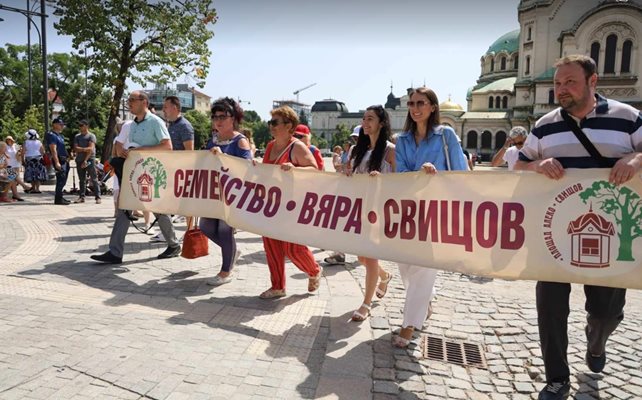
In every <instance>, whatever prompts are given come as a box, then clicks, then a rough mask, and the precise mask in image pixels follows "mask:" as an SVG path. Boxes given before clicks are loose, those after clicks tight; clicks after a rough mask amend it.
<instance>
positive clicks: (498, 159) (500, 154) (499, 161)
mask: <svg viewBox="0 0 642 400" xmlns="http://www.w3.org/2000/svg"><path fill="white" fill-rule="evenodd" d="M511 143H513V141H512V140H511V138H508V139H506V143H505V144H504V146H502V148H501V149H499V151H497V153H495V156H494V157H493V159H492V160H491V161H490V165H491V166H492V167H501V166H502V165H504V164H505V163H506V161H504V154H506V150H508V148H509V147H510V145H511Z"/></svg>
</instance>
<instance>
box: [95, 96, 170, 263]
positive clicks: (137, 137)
mask: <svg viewBox="0 0 642 400" xmlns="http://www.w3.org/2000/svg"><path fill="white" fill-rule="evenodd" d="M127 102H128V103H129V111H130V112H131V113H132V114H134V115H135V116H136V118H135V119H134V122H133V123H132V124H131V128H130V131H129V138H128V142H127V143H128V148H129V149H131V148H135V149H136V150H137V151H155V150H172V142H171V141H170V137H169V132H168V131H167V128H166V127H165V122H163V120H162V119H160V118H159V117H157V116H156V115H154V114H152V113H151V112H150V111H148V109H147V106H148V104H149V98H148V97H147V94H146V93H145V92H143V91H139V90H136V91H133V92H132V93H131V94H130V95H129V98H128V99H127ZM129 149H128V150H124V154H123V157H124V158H126V157H127V155H128V153H129ZM124 184H125V182H121V186H122V185H124ZM155 215H156V218H157V219H158V226H159V227H160V230H161V232H163V235H164V236H165V238H166V239H167V249H165V251H164V252H162V253H161V254H159V255H158V258H171V257H177V256H178V255H179V254H180V253H181V246H180V245H179V244H178V239H176V233H175V232H174V225H172V221H171V220H170V218H169V215H165V214H155ZM128 229H129V217H128V216H127V214H126V212H125V210H118V213H117V215H116V222H114V227H113V228H112V231H111V238H110V240H109V250H108V251H107V252H106V253H103V254H97V255H92V256H91V259H92V260H96V261H100V262H104V263H108V264H120V263H122V262H123V251H124V247H125V236H126V235H127V230H128Z"/></svg>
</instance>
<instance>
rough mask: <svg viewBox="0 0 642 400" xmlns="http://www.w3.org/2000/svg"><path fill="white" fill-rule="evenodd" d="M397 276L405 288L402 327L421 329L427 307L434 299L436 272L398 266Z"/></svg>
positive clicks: (406, 265) (427, 269)
mask: <svg viewBox="0 0 642 400" xmlns="http://www.w3.org/2000/svg"><path fill="white" fill-rule="evenodd" d="M399 275H400V276H401V281H402V282H403V285H404V287H405V288H406V302H405V304H404V306H403V325H402V327H404V328H405V327H407V326H413V327H415V329H421V327H422V326H423V325H424V322H425V321H426V317H428V306H429V305H430V301H431V300H432V299H433V297H435V279H437V270H436V269H431V268H426V267H419V266H417V265H409V264H399Z"/></svg>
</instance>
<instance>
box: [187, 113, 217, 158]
mask: <svg viewBox="0 0 642 400" xmlns="http://www.w3.org/2000/svg"><path fill="white" fill-rule="evenodd" d="M183 116H184V117H185V119H186V120H188V121H189V122H190V123H191V124H192V127H193V128H194V149H196V150H198V149H200V148H201V146H203V145H205V144H206V143H207V141H208V140H209V139H210V135H211V134H212V123H211V122H210V119H209V117H208V116H207V115H206V114H204V113H202V112H200V111H197V110H189V111H187V112H185V113H184V114H183Z"/></svg>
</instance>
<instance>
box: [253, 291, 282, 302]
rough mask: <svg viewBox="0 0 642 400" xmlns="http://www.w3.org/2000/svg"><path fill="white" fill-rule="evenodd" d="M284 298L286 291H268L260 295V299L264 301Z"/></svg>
mask: <svg viewBox="0 0 642 400" xmlns="http://www.w3.org/2000/svg"><path fill="white" fill-rule="evenodd" d="M284 296H285V289H268V290H266V291H265V292H263V293H261V294H260V295H259V297H260V298H262V299H264V300H265V299H274V298H277V297H284Z"/></svg>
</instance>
